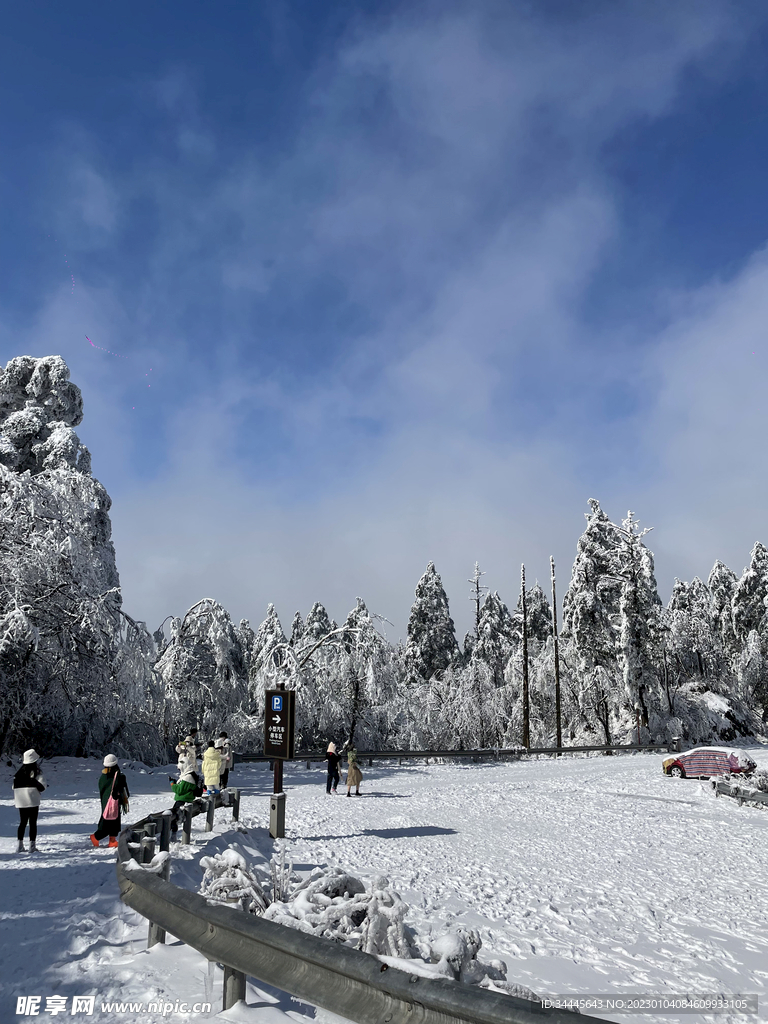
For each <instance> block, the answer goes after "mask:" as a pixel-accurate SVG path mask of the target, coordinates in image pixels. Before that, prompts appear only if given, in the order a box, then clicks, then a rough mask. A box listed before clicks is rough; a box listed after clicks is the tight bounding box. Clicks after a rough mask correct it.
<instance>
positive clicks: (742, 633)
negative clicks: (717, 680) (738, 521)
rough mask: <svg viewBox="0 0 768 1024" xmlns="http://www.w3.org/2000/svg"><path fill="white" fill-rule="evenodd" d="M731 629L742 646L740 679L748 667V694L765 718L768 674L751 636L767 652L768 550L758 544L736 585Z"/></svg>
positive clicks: (767, 713)
mask: <svg viewBox="0 0 768 1024" xmlns="http://www.w3.org/2000/svg"><path fill="white" fill-rule="evenodd" d="M731 610H732V616H733V627H734V631H735V633H736V637H737V640H738V641H739V645H740V647H741V652H740V654H739V658H738V666H737V667H738V671H739V676H740V678H741V679H742V680H744V679H746V678H747V675H745V672H746V666H749V671H748V676H749V679H750V683H749V684H748V687H747V689H748V691H749V692H750V697H749V700H750V702H751V707H752V708H753V709H754V710H755V711H756V712H757V713H758V714H759V715H760V716H761V717H766V716H768V671H766V669H765V664H766V663H765V658H764V657H760V658H758V657H757V653H756V652H757V646H758V645H757V642H756V641H755V640H754V638H753V639H752V641H751V643H750V640H749V638H750V636H751V634H752V633H756V634H757V635H758V637H759V640H760V643H759V647H760V649H761V651H765V650H767V649H768V551H766V549H765V547H764V546H763V545H762V544H761V543H760V542H759V541H758V542H757V543H756V544H755V546H754V547H753V548H752V552H751V555H750V559H749V566H748V567H747V568H746V569H745V570H744V573H743V574H742V577H741V579H740V580H739V581H738V583H737V584H736V586H735V588H734V591H733V599H732V601H731ZM758 665H760V666H761V668H760V671H762V672H763V673H764V675H763V678H762V679H758V678H757V672H758V668H757V666H758Z"/></svg>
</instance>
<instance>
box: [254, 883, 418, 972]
mask: <svg viewBox="0 0 768 1024" xmlns="http://www.w3.org/2000/svg"><path fill="white" fill-rule="evenodd" d="M407 912H408V906H407V904H406V903H404V902H403V900H402V899H401V898H400V896H399V894H398V893H396V892H395V891H394V890H393V889H391V888H390V887H389V882H388V880H387V879H386V878H385V877H383V876H377V877H376V878H374V880H373V883H372V885H371V888H370V890H368V891H366V888H365V886H364V885H363V883H362V882H361V881H360V879H358V878H355V877H354V876H353V875H350V874H348V873H347V872H345V871H343V870H342V869H341V868H327V869H321V868H316V869H315V870H314V871H313V872H312V874H311V875H310V877H309V878H308V879H307V880H306V881H304V882H302V883H300V884H299V885H297V886H296V887H295V888H293V889H292V891H291V892H290V894H289V897H288V899H287V900H286V901H285V902H275V903H272V905H271V906H270V907H268V909H267V910H266V912H265V914H264V917H265V918H266V919H267V920H270V921H276V922H277V923H278V924H283V925H287V926H288V927H290V928H296V929H298V930H299V931H303V932H307V933H309V934H311V935H317V936H318V937H320V938H325V939H331V940H332V941H334V942H344V943H348V944H349V945H351V946H353V947H354V948H356V949H362V950H363V951H364V952H366V953H381V954H384V955H388V956H395V957H400V958H409V957H411V956H412V955H413V953H414V950H415V943H414V937H413V932H412V930H411V929H410V928H409V927H408V926H407V925H406V924H405V915H406V914H407Z"/></svg>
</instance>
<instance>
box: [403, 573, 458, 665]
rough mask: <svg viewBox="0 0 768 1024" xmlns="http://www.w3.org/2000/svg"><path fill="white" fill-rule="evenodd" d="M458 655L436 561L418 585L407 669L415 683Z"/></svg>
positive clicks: (412, 608) (408, 645) (409, 633)
mask: <svg viewBox="0 0 768 1024" xmlns="http://www.w3.org/2000/svg"><path fill="white" fill-rule="evenodd" d="M458 659H459V645H458V643H457V642H456V630H455V627H454V624H453V619H452V618H451V615H450V612H449V610H448V598H447V596H446V593H445V590H444V589H443V583H442V580H441V579H440V576H439V575H438V573H437V570H436V569H435V563H434V562H430V563H429V564H428V565H427V569H426V572H425V573H424V575H423V576H422V577H421V579H420V580H419V582H418V583H417V585H416V595H415V600H414V602H413V605H412V607H411V614H410V617H409V619H408V633H407V642H406V648H405V662H406V669H407V671H408V675H409V678H410V681H411V682H412V683H420V682H426V681H427V680H428V679H430V678H431V677H432V676H433V675H434V674H435V673H436V672H443V671H445V669H447V668H448V666H449V665H452V664H454V662H456V661H458Z"/></svg>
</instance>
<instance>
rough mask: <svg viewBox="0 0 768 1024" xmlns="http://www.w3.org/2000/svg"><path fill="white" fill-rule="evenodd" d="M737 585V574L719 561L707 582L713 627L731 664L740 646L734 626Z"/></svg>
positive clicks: (713, 567)
mask: <svg viewBox="0 0 768 1024" xmlns="http://www.w3.org/2000/svg"><path fill="white" fill-rule="evenodd" d="M736 583H737V577H736V573H735V572H734V571H733V570H732V569H729V568H728V566H727V565H725V564H724V563H723V562H721V561H720V560H719V559H718V560H717V561H716V562H715V564H714V565H713V566H712V571H711V572H710V574H709V579H708V580H707V588H708V590H709V594H710V599H711V602H712V604H711V607H712V622H713V626H714V628H715V630H716V631H717V633H718V634H719V635H720V639H721V641H722V644H723V651H724V652H725V655H726V657H727V658H728V659H729V660H730V661H731V663H733V661H734V659H735V658H736V657H737V649H738V646H739V645H738V640H737V638H736V630H735V628H734V625H733V607H732V602H733V593H734V591H735V590H736Z"/></svg>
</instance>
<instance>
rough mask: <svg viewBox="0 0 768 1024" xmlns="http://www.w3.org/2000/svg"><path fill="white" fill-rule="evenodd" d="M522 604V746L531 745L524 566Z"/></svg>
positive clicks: (521, 573)
mask: <svg viewBox="0 0 768 1024" xmlns="http://www.w3.org/2000/svg"><path fill="white" fill-rule="evenodd" d="M520 579H521V581H522V604H523V746H524V747H530V745H531V706H530V695H529V692H528V609H527V605H526V600H525V566H524V565H523V566H521V567H520Z"/></svg>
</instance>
